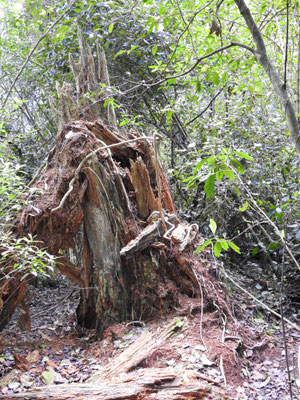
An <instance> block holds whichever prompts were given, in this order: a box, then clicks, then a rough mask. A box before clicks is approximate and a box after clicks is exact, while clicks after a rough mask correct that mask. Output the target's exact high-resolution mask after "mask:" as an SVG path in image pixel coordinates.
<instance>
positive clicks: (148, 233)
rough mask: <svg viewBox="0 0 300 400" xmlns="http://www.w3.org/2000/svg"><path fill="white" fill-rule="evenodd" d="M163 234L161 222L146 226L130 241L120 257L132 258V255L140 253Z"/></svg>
mask: <svg viewBox="0 0 300 400" xmlns="http://www.w3.org/2000/svg"><path fill="white" fill-rule="evenodd" d="M162 234H163V227H162V222H161V220H159V221H156V222H154V223H153V224H152V225H149V226H147V227H146V228H145V229H143V230H142V232H141V233H140V234H139V235H138V236H137V237H136V238H135V239H133V240H131V241H130V242H129V243H128V244H127V245H126V246H125V247H123V248H122V249H121V251H120V255H121V256H123V257H126V258H130V257H132V256H133V255H134V254H136V253H138V252H141V251H142V250H144V249H146V248H147V247H149V246H150V245H151V244H152V243H154V242H155V240H156V239H157V238H159V237H160V236H161V235H162Z"/></svg>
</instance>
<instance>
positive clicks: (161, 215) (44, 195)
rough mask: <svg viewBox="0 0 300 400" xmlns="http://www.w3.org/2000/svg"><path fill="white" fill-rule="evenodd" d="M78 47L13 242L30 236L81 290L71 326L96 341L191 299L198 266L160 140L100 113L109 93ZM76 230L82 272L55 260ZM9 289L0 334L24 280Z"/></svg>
mask: <svg viewBox="0 0 300 400" xmlns="http://www.w3.org/2000/svg"><path fill="white" fill-rule="evenodd" d="M79 43H80V52H81V56H80V59H79V62H78V63H75V62H74V60H73V58H72V57H70V64H71V67H72V70H73V73H74V77H75V81H76V90H77V99H76V100H75V99H74V98H73V97H72V88H71V86H70V85H69V84H65V83H64V84H63V86H62V87H61V86H60V85H57V92H58V96H59V101H60V105H61V110H60V112H59V113H58V124H59V126H61V127H62V129H61V130H60V131H59V133H58V135H57V138H56V144H55V148H54V149H53V150H52V151H51V153H50V154H49V156H48V159H47V162H46V165H45V166H44V169H41V171H40V172H39V174H38V175H37V176H36V178H35V179H34V180H33V182H32V183H31V186H30V193H31V195H30V198H27V205H26V206H25V207H24V209H23V210H22V212H21V213H20V214H19V215H18V216H17V217H16V219H15V221H14V226H15V228H14V235H15V236H17V237H22V236H24V235H27V234H29V233H30V234H32V235H35V236H36V238H37V240H39V241H41V242H42V245H43V247H46V248H47V250H48V252H50V253H52V254H55V255H57V256H58V260H57V261H58V262H57V268H59V269H60V271H62V272H63V273H64V274H65V275H66V276H68V277H69V278H70V279H72V280H73V281H75V282H76V283H78V284H79V285H80V287H81V301H80V304H79V306H78V309H77V320H78V323H79V324H81V325H82V326H85V327H87V328H96V329H97V331H98V332H99V333H101V332H102V331H103V330H104V329H105V328H106V327H107V326H108V325H109V324H112V323H115V322H118V321H123V320H126V319H143V318H150V317H154V316H155V317H156V316H157V315H158V314H159V313H160V312H165V311H167V310H169V309H171V308H174V307H176V306H177V305H178V302H179V294H183V295H186V296H197V295H198V291H199V290H198V289H199V288H198V283H197V279H196V277H195V273H194V271H193V270H192V261H193V263H194V267H195V265H197V263H199V259H197V258H196V257H194V256H192V255H191V254H192V251H193V250H194V249H195V246H196V245H197V244H199V241H200V240H201V239H200V237H199V235H198V233H197V229H196V227H195V226H188V225H185V224H182V223H180V221H179V220H178V218H177V216H176V210H175V206H174V203H173V200H172V196H171V193H170V188H169V185H168V182H167V178H166V175H165V172H164V169H163V167H162V165H161V163H160V160H159V153H158V141H159V137H158V136H154V137H145V136H141V135H140V134H139V133H138V132H135V133H132V132H130V133H128V132H127V133H124V132H123V131H122V132H121V131H120V130H119V129H117V127H116V125H117V124H116V117H115V114H114V110H113V108H112V107H111V105H109V104H108V106H107V107H104V102H105V96H108V95H109V93H108V91H107V90H106V92H103V93H100V94H99V95H98V93H99V92H101V91H102V87H101V86H99V83H101V82H102V83H103V84H105V85H106V86H105V87H106V88H107V87H108V86H109V79H108V73H107V66H106V61H105V54H104V52H103V50H102V49H101V48H100V47H98V48H97V55H98V61H97V65H96V66H95V63H94V59H93V56H92V52H91V49H90V48H89V46H87V45H86V43H85V41H84V39H83V37H82V35H81V33H79ZM87 93H96V95H93V98H92V99H91V96H88V95H87ZM33 194H34V195H33ZM81 227H83V228H82V229H83V243H82V245H83V256H82V263H81V265H74V264H72V262H71V261H69V260H68V259H67V258H66V257H64V256H62V255H61V251H64V250H67V249H69V248H72V247H73V246H74V244H75V239H76V236H77V234H78V231H79V229H80V228H81ZM13 290H16V287H14V288H13V287H9V285H8V286H7V288H5V290H2V291H1V295H2V301H3V307H2V311H1V314H0V328H3V327H4V326H5V324H6V323H7V321H8V320H9V318H10V316H11V314H12V312H13V310H14V309H15V308H16V306H17V305H18V304H19V303H20V301H21V300H22V298H23V293H24V291H25V281H23V283H22V285H21V286H20V287H18V291H15V292H13ZM13 293H16V295H15V294H13ZM9 298H10V299H11V298H13V302H10V303H9V301H8V299H9ZM8 303H9V305H8ZM3 321H4V322H3Z"/></svg>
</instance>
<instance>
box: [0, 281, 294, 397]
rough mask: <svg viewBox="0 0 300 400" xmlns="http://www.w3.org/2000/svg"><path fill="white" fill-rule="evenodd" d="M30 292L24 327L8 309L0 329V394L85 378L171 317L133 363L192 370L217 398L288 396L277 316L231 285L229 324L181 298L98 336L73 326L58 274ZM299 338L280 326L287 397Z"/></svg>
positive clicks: (70, 295)
mask: <svg viewBox="0 0 300 400" xmlns="http://www.w3.org/2000/svg"><path fill="white" fill-rule="evenodd" d="M32 291H33V292H34V300H32V302H31V322H32V326H31V331H30V332H21V331H20V330H19V328H17V327H16V325H17V324H16V321H17V318H18V315H17V314H16V315H15V316H14V318H13V320H12V321H11V323H10V325H9V326H8V327H7V328H6V330H5V331H4V332H2V335H1V343H0V346H1V350H0V393H1V394H2V396H3V395H4V396H5V395H7V396H10V395H11V394H13V393H23V392H24V391H26V390H29V389H30V390H32V389H33V388H35V387H38V386H44V385H46V384H57V385H59V384H63V383H71V382H79V383H81V382H85V381H86V380H87V379H88V378H90V377H91V376H92V375H93V374H95V373H96V372H97V371H99V370H101V368H102V367H103V365H105V364H107V363H109V362H110V361H111V360H112V359H114V358H115V357H116V356H118V355H119V354H121V353H122V352H123V351H124V349H126V348H128V347H129V346H130V345H131V344H132V343H134V342H135V341H136V340H137V338H139V337H141V335H142V334H143V333H145V332H156V331H158V330H159V329H161V328H164V327H166V326H167V325H168V324H169V323H170V321H175V324H176V326H177V327H178V330H177V331H176V332H175V333H174V334H173V335H172V336H171V337H170V338H169V339H168V340H166V341H165V342H164V343H162V345H161V346H158V347H156V349H155V350H154V352H152V353H149V354H148V356H147V357H146V358H145V359H144V360H143V361H142V362H141V363H140V364H139V365H138V367H137V368H173V370H175V371H176V370H180V371H185V372H184V378H183V379H184V380H185V381H186V382H188V381H189V379H191V378H190V376H191V375H190V374H191V372H195V373H197V374H198V375H197V379H198V380H201V381H203V383H205V385H207V386H211V387H218V388H219V389H220V390H222V393H223V394H224V393H225V394H226V395H224V396H225V397H222V398H227V399H255V400H260V399H274V400H275V399H278V400H284V399H290V394H289V385H288V375H287V368H286V359H285V351H284V348H285V346H284V341H283V337H282V331H281V326H280V321H278V320H276V319H274V318H273V317H272V316H271V315H270V314H268V315H267V314H266V313H265V312H264V311H263V310H262V309H260V310H258V309H257V306H256V304H254V303H253V302H252V301H251V300H250V299H246V298H245V296H244V295H240V294H239V293H238V292H236V291H234V293H233V294H231V295H230V296H231V297H230V299H231V304H232V307H234V306H235V305H236V304H238V306H239V308H240V310H241V311H242V318H241V319H240V320H239V321H235V323H234V324H233V323H231V322H229V321H224V325H222V324H220V319H219V317H218V315H217V313H216V312H215V311H213V310H205V312H204V313H203V315H202V314H201V312H200V310H201V307H200V306H199V299H198V300H195V299H189V300H187V302H186V304H185V307H184V309H181V310H177V311H176V312H172V314H169V315H168V316H167V317H166V316H165V317H164V318H158V319H157V320H156V321H149V322H146V323H141V322H136V323H133V322H131V323H130V322H129V323H126V322H124V323H122V324H117V325H114V326H111V327H110V328H109V329H107V330H106V331H105V332H104V335H103V337H102V339H101V340H98V341H96V340H94V339H93V335H94V332H93V331H88V330H84V329H81V328H80V327H78V326H77V325H76V321H75V317H74V315H75V314H74V311H75V309H76V305H77V303H78V301H79V290H78V289H77V288H74V287H72V286H70V284H69V283H68V282H67V281H66V280H65V279H63V278H60V279H58V281H57V282H56V285H55V286H54V287H49V286H48V287H40V288H36V287H35V288H32ZM197 302H198V304H197ZM224 319H226V317H225V316H224ZM237 327H238V330H237ZM200 330H201V332H200ZM201 338H202V340H201ZM299 344H300V333H299V331H296V330H295V329H291V328H288V327H286V345H287V350H288V358H289V365H290V372H291V381H292V384H291V385H292V391H293V399H300V391H299V386H297V384H298V385H300V383H299V371H298V360H297V359H298V352H299ZM181 376H182V374H181ZM226 396H227V397H226ZM2 398H5V397H2Z"/></svg>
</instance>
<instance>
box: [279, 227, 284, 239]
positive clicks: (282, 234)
mask: <svg viewBox="0 0 300 400" xmlns="http://www.w3.org/2000/svg"><path fill="white" fill-rule="evenodd" d="M280 236H281V238H282V239H284V237H285V232H284V229H282V231H281V232H280Z"/></svg>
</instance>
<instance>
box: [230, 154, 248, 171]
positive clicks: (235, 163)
mask: <svg viewBox="0 0 300 400" xmlns="http://www.w3.org/2000/svg"><path fill="white" fill-rule="evenodd" d="M230 164H231V165H232V166H233V167H234V168H235V169H236V170H237V172H239V173H240V174H244V173H245V170H244V168H243V166H242V164H241V163H240V162H239V161H238V160H236V159H235V158H232V160H230Z"/></svg>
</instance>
